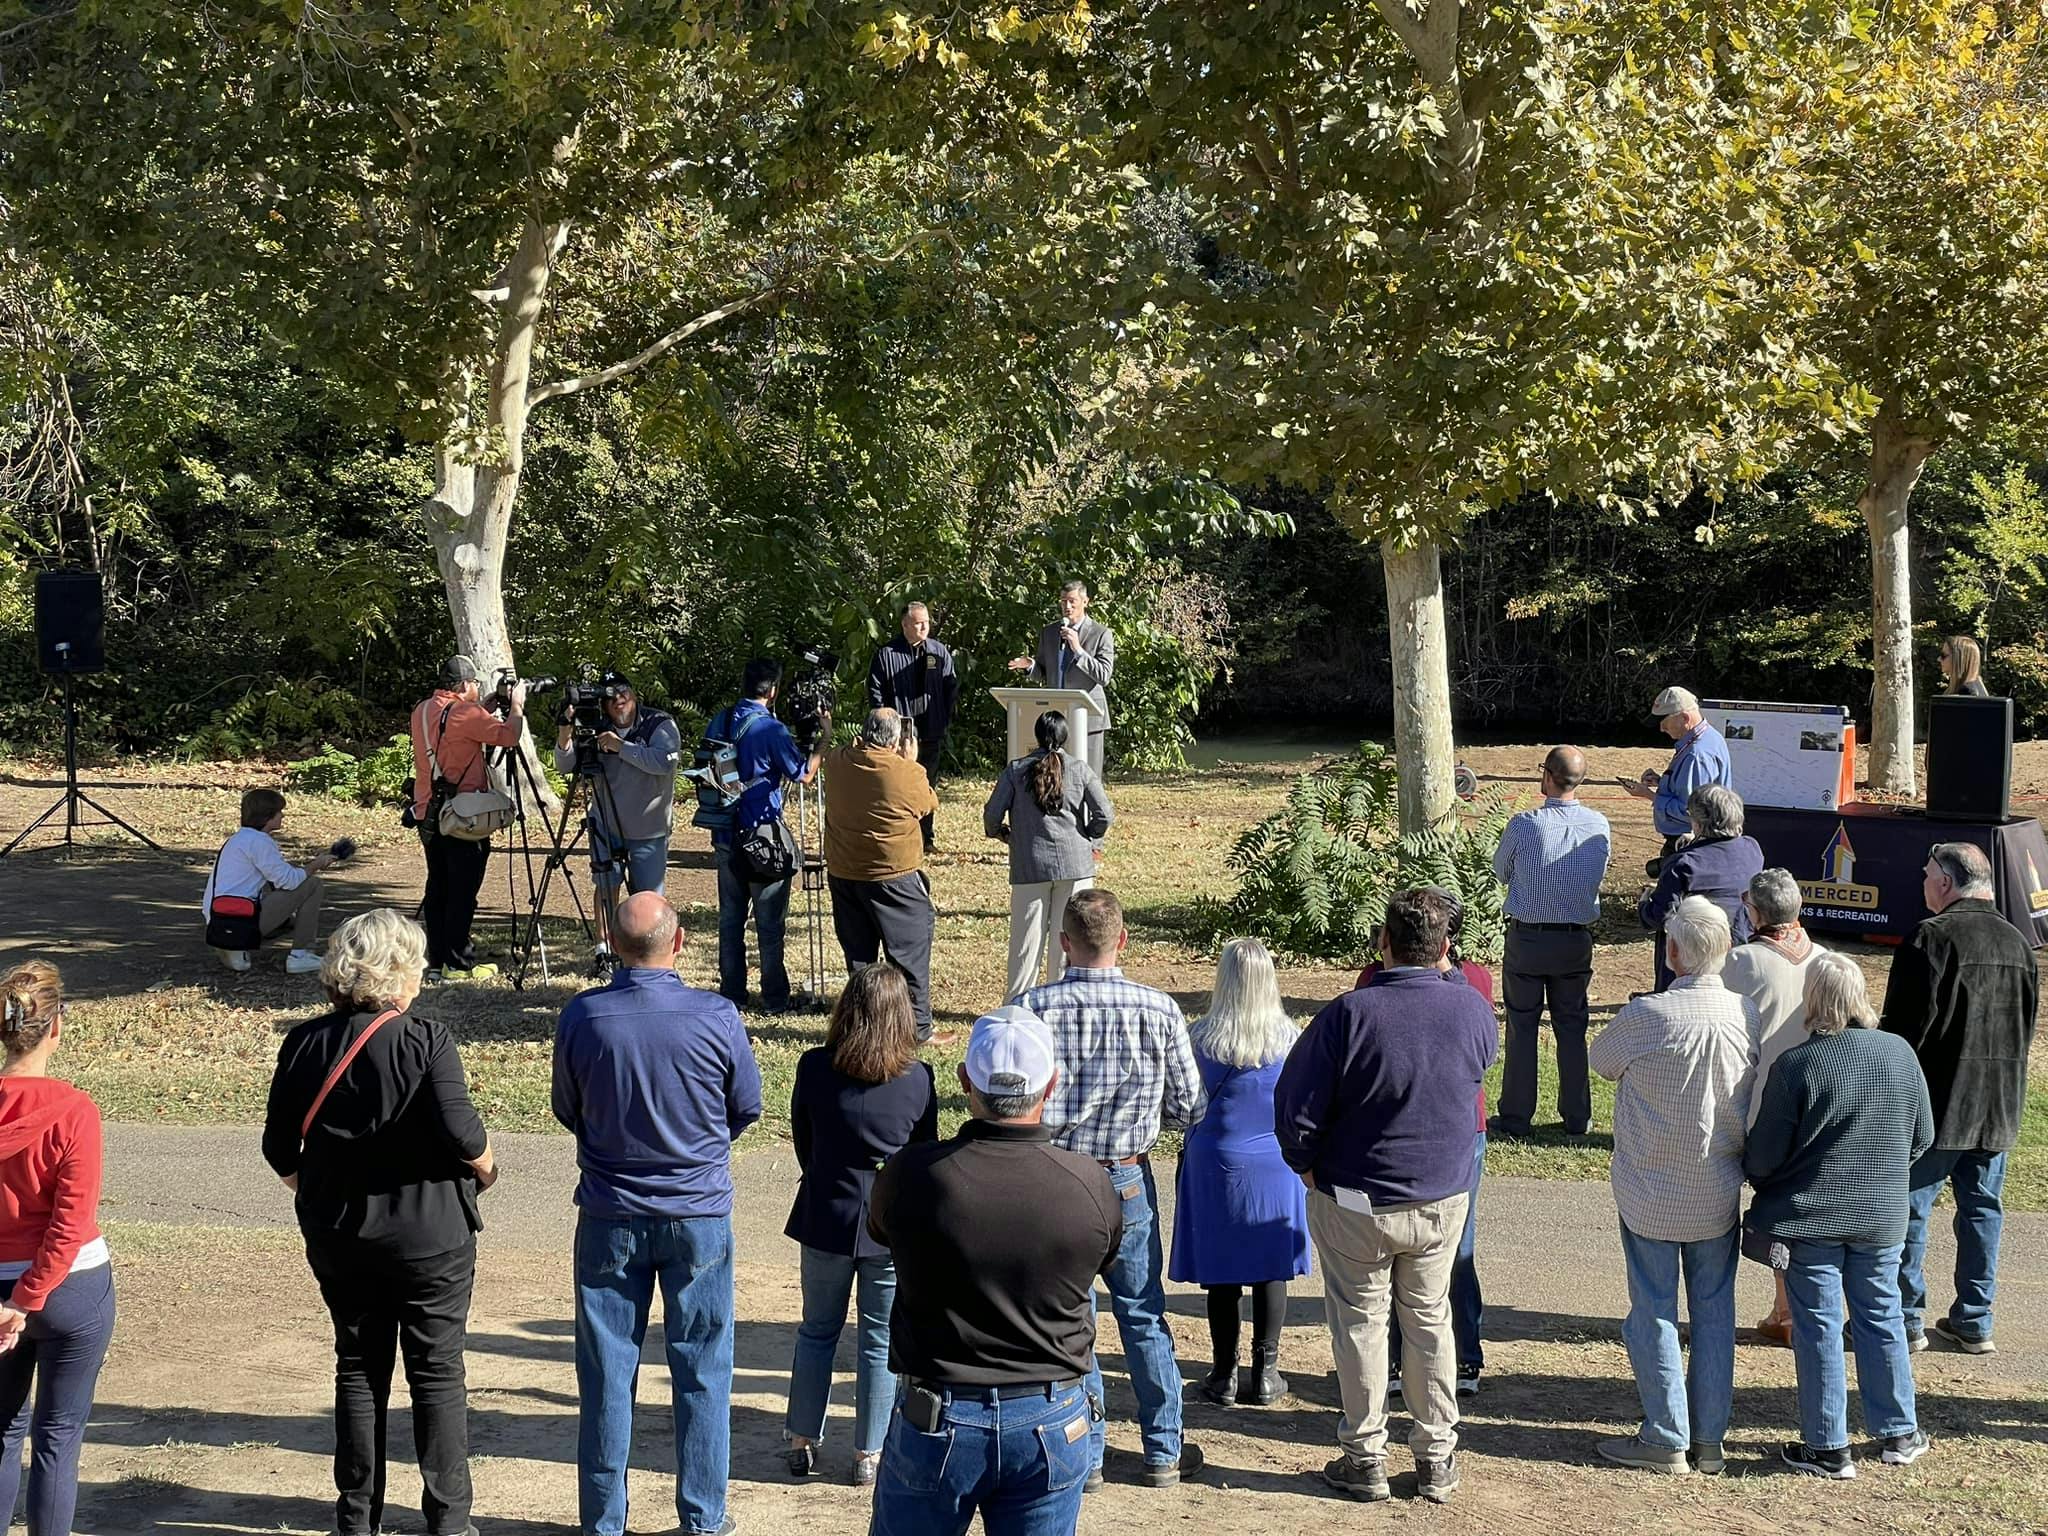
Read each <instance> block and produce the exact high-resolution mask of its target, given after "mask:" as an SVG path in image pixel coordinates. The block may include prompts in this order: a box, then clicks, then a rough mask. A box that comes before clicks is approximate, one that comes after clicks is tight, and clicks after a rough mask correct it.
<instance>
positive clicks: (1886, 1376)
mask: <svg viewBox="0 0 2048 1536" xmlns="http://www.w3.org/2000/svg"><path fill="white" fill-rule="evenodd" d="M1790 1246H1791V1250H1792V1267H1791V1268H1790V1269H1788V1270H1786V1271H1785V1295H1786V1296H1787V1297H1788V1298H1789V1299H1790V1301H1791V1303H1792V1360H1793V1363H1794V1365H1795V1366H1796V1367H1797V1368H1798V1371H1799V1437H1800V1439H1802V1440H1804V1441H1805V1442H1806V1443H1807V1444H1808V1445H1810V1446H1812V1447H1813V1448H1814V1449H1815V1450H1817V1451H1838V1450H1841V1449H1843V1448H1844V1447H1845V1446H1847V1445H1848V1443H1849V1386H1848V1381H1847V1379H1846V1378H1845V1376H1844V1375H1843V1371H1842V1303H1843V1299H1844V1297H1845V1296H1846V1297H1847V1300H1848V1307H1849V1340H1850V1342H1851V1343H1852V1344H1853V1345H1854V1346H1855V1349H1856V1390H1857V1391H1858V1392H1859V1393H1860V1394H1861V1395H1862V1398H1863V1426H1864V1428H1866V1429H1867V1430H1869V1431H1870V1433H1871V1434H1873V1435H1877V1436H1879V1437H1883V1436H1886V1435H1910V1434H1911V1433H1913V1430H1914V1428H1915V1426H1916V1424H1917V1423H1918V1419H1917V1417H1916V1416H1915V1414H1914V1411H1913V1356H1912V1353H1911V1352H1910V1351H1909V1350H1908V1349H1907V1348H1906V1324H1905V1319H1904V1318H1903V1317H1902V1316H1901V1315H1900V1313H1899V1287H1898V1274H1899V1250H1898V1249H1897V1248H1879V1247H1875V1246H1871V1245H1866V1244H1860V1243H1859V1244H1849V1245H1844V1244H1841V1243H1798V1242H1795V1243H1793V1244H1791V1245H1790Z"/></svg>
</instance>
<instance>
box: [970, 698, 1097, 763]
mask: <svg viewBox="0 0 2048 1536" xmlns="http://www.w3.org/2000/svg"><path fill="white" fill-rule="evenodd" d="M989 696H990V697H991V698H993V699H994V700H995V701H996V702H997V703H998V704H1000V705H1002V706H1003V708H1004V709H1006V710H1008V711H1009V715H1010V737H1009V740H1010V761H1011V762H1015V761H1016V760H1017V759H1018V758H1020V757H1029V756H1030V755H1031V754H1032V753H1033V752H1036V751H1037V750H1038V717H1039V716H1040V715H1042V714H1044V713H1045V712H1046V711H1047V710H1048V709H1056V710H1058V711H1059V712H1060V713H1061V714H1063V715H1065V716H1066V717H1067V750H1068V751H1069V752H1071V753H1073V754H1074V756H1076V757H1085V758H1086V760H1087V763H1088V766H1089V767H1090V768H1092V769H1094V770H1095V777H1096V778H1097V779H1100V778H1101V777H1102V732H1100V731H1094V732H1091V731H1090V730H1089V727H1090V726H1091V725H1093V724H1094V723H1095V719H1094V717H1095V702H1094V700H1092V699H1090V698H1089V697H1088V695H1087V694H1086V693H1085V692H1083V691H1082V690H1081V689H1079V688H991V689H989Z"/></svg>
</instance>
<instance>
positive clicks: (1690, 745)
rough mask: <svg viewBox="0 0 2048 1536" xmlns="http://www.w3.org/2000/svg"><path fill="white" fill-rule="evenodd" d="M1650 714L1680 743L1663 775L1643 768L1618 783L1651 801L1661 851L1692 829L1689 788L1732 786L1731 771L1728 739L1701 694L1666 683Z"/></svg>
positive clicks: (1667, 734) (1654, 870) (1667, 733)
mask: <svg viewBox="0 0 2048 1536" xmlns="http://www.w3.org/2000/svg"><path fill="white" fill-rule="evenodd" d="M1650 713H1651V714H1652V715H1654V716H1656V719H1657V724H1658V727H1659V728H1660V729H1661V730H1662V731H1663V732H1664V734H1665V735H1666V736H1669V737H1670V738H1671V739H1672V740H1673V741H1675V742H1677V743H1678V746H1677V748H1676V749H1675V750H1674V751H1673V752H1672V754H1671V761H1670V762H1669V763H1667V764H1665V765H1664V771H1663V772H1662V773H1661V774H1660V773H1657V772H1655V771H1654V770H1652V769H1648V768H1645V769H1644V770H1643V776H1642V778H1641V780H1640V781H1638V782H1636V783H1633V784H1627V783H1625V784H1623V786H1622V787H1623V788H1624V789H1626V790H1627V791H1628V792H1629V793H1630V794H1631V795H1634V796H1635V797H1636V798H1637V799H1638V800H1648V801H1649V802H1650V814H1651V816H1652V817H1653V818H1654V819H1655V821H1656V823H1657V830H1658V831H1659V832H1661V833H1663V834H1664V849H1663V851H1664V853H1666V854H1668V853H1670V852H1671V850H1672V849H1673V848H1674V847H1675V846H1676V845H1677V843H1678V840H1679V839H1680V838H1681V837H1683V836H1685V834H1686V833H1688V832H1690V831H1691V830H1692V822H1691V821H1690V820H1689V819H1688V818H1687V816H1686V814H1685V805H1686V801H1688V800H1689V799H1691V798H1692V792H1693V791H1694V790H1696V789H1699V788H1701V787H1702V786H1704V785H1708V784H1719V785H1722V786H1724V787H1726V788H1729V789H1733V788H1734V787H1735V771H1734V769H1733V767H1732V766H1731V765H1730V764H1729V761H1728V743H1727V742H1726V741H1724V740H1722V738H1721V733H1720V732H1719V731H1717V730H1715V729H1714V727H1713V726H1711V725H1709V724H1708V723H1707V719H1706V716H1704V715H1703V714H1701V713H1700V701H1699V698H1698V696H1697V695H1695V694H1694V693H1693V692H1692V690H1691V689H1689V688H1678V687H1671V688H1666V689H1665V690H1664V691H1663V692H1662V693H1660V694H1658V695H1657V697H1656V699H1655V701H1654V702H1652V703H1651V705H1650ZM1661 862H1662V859H1661V857H1660V858H1659V859H1658V860H1656V861H1653V864H1652V867H1651V869H1650V873H1651V874H1653V875H1654V874H1656V872H1657V870H1656V867H1655V866H1656V864H1659V863H1661Z"/></svg>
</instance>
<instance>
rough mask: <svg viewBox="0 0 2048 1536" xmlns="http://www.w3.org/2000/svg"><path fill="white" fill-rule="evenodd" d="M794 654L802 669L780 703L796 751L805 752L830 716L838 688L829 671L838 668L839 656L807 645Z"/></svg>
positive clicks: (816, 740)
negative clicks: (801, 663) (794, 741)
mask: <svg viewBox="0 0 2048 1536" xmlns="http://www.w3.org/2000/svg"><path fill="white" fill-rule="evenodd" d="M797 656H798V658H799V659H800V660H801V661H802V662H803V664H804V665H803V669H802V670H801V671H799V672H798V673H797V675H796V677H795V678H794V679H793V680H792V681H791V683H790V685H789V687H788V688H787V689H786V690H784V692H783V695H782V704H783V713H784V715H785V717H786V718H787V719H788V721H789V734H790V735H792V736H794V737H795V738H796V745H797V750H798V751H800V752H803V753H805V754H806V755H808V754H809V753H811V752H812V751H813V750H815V749H816V747H817V745H818V739H819V737H821V736H822V735H823V734H824V732H825V727H826V726H827V724H828V723H829V722H830V721H831V719H832V700H833V697H834V695H836V694H837V693H838V691H839V685H838V683H837V682H836V680H835V679H834V678H833V676H832V674H833V673H834V672H835V671H836V670H837V669H838V666H839V658H838V656H837V655H835V654H834V653H833V652H831V651H829V650H827V649H826V648H825V647H824V646H822V645H807V646H805V647H804V648H803V649H802V650H800V651H798V652H797Z"/></svg>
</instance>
